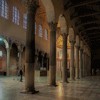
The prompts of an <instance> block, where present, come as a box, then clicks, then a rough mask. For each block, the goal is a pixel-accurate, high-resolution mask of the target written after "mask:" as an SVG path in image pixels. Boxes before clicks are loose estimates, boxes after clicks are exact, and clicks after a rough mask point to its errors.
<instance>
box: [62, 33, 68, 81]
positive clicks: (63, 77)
mask: <svg viewBox="0 0 100 100" xmlns="http://www.w3.org/2000/svg"><path fill="white" fill-rule="evenodd" d="M62 36H63V57H62V59H63V61H62V63H63V66H62V81H63V82H68V80H67V36H68V35H67V34H66V33H64V34H63V35H62Z"/></svg>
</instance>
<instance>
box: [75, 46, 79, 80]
mask: <svg viewBox="0 0 100 100" xmlns="http://www.w3.org/2000/svg"><path fill="white" fill-rule="evenodd" d="M75 78H76V79H79V46H76V66H75Z"/></svg>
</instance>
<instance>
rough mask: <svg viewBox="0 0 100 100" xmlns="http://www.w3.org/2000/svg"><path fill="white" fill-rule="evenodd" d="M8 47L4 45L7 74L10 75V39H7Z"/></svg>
mask: <svg viewBox="0 0 100 100" xmlns="http://www.w3.org/2000/svg"><path fill="white" fill-rule="evenodd" d="M8 45H9V46H8V47H6V51H7V63H6V65H7V73H6V74H7V76H9V75H10V50H11V47H12V41H11V40H10V39H8Z"/></svg>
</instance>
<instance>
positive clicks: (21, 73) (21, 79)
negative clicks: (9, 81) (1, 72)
mask: <svg viewBox="0 0 100 100" xmlns="http://www.w3.org/2000/svg"><path fill="white" fill-rule="evenodd" d="M19 74H20V82H22V81H23V70H22V69H20V71H19Z"/></svg>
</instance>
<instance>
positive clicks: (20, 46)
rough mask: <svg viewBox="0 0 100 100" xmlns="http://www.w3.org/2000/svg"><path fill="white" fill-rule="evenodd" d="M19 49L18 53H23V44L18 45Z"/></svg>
mask: <svg viewBox="0 0 100 100" xmlns="http://www.w3.org/2000/svg"><path fill="white" fill-rule="evenodd" d="M17 48H18V51H19V52H23V48H24V45H22V44H17Z"/></svg>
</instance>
